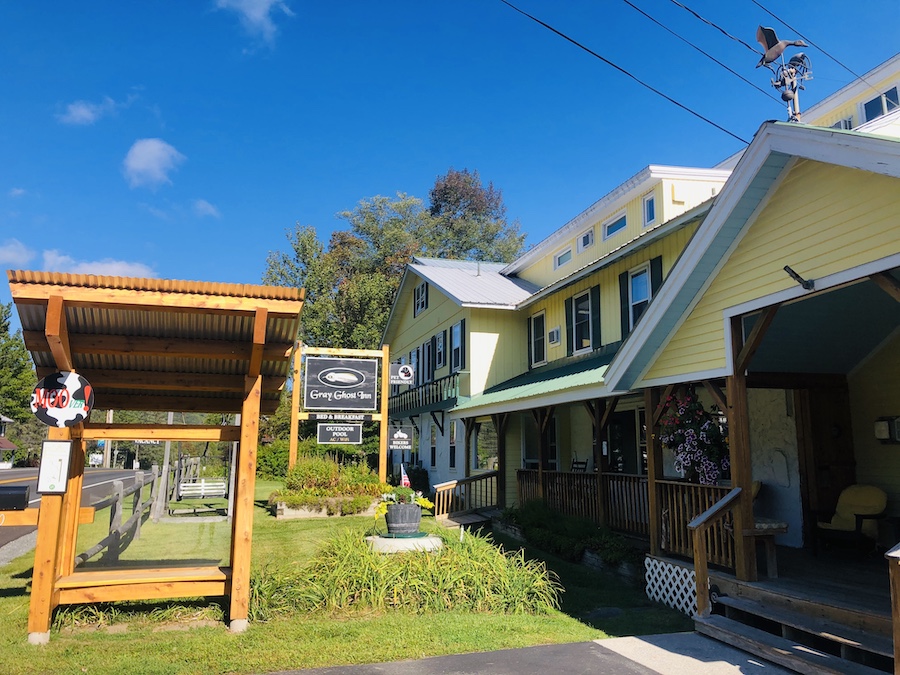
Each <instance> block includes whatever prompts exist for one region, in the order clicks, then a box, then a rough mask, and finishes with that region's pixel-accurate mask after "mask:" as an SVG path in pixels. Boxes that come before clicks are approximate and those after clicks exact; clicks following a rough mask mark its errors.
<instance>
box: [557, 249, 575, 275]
mask: <svg viewBox="0 0 900 675" xmlns="http://www.w3.org/2000/svg"><path fill="white" fill-rule="evenodd" d="M573 257H574V256H573V255H572V247H571V246H567V247H566V248H564V249H563V250H562V251H559V252H558V253H556V254H555V255H554V256H553V269H555V270H557V269H559V268H560V267H562V266H563V265H568V264H569V263H570V262H572V258H573ZM563 258H565V260H563Z"/></svg>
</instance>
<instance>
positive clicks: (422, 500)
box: [375, 487, 434, 518]
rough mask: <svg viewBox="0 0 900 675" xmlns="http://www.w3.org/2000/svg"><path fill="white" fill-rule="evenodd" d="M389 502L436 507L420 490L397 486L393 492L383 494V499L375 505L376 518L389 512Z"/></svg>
mask: <svg viewBox="0 0 900 675" xmlns="http://www.w3.org/2000/svg"><path fill="white" fill-rule="evenodd" d="M389 504H418V505H419V506H421V507H422V508H423V509H433V508H434V502H432V501H431V500H430V499H428V497H425V496H423V495H422V493H421V492H420V491H417V490H413V489H412V488H408V487H395V488H394V491H393V492H385V493H384V494H382V495H381V501H380V502H378V505H377V506H376V507H375V518H378V517H379V516H383V515H384V514H385V513H387V508H388V505H389Z"/></svg>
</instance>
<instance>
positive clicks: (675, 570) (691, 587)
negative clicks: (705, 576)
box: [644, 556, 697, 616]
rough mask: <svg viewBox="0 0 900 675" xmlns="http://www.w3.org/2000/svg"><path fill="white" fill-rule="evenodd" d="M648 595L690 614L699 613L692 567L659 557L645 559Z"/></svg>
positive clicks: (652, 598)
mask: <svg viewBox="0 0 900 675" xmlns="http://www.w3.org/2000/svg"><path fill="white" fill-rule="evenodd" d="M644 567H645V568H646V577H645V578H646V580H647V597H649V598H650V599H651V600H658V601H659V602H662V603H663V604H665V605H668V606H669V607H672V608H674V609H677V610H679V611H681V612H684V613H685V614H687V615H688V616H694V614H696V613H697V581H696V578H695V577H694V570H693V568H692V567H686V566H683V565H678V564H675V563H672V562H669V561H666V560H660V559H659V558H652V557H650V556H647V557H646V558H645V559H644Z"/></svg>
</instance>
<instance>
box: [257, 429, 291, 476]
mask: <svg viewBox="0 0 900 675" xmlns="http://www.w3.org/2000/svg"><path fill="white" fill-rule="evenodd" d="M290 451H291V444H290V441H287V440H282V439H279V440H275V441H272V442H271V443H265V444H261V445H260V446H259V447H258V448H257V450H256V473H257V474H258V475H259V476H260V478H268V479H272V478H284V477H285V476H287V471H288V459H289V455H290Z"/></svg>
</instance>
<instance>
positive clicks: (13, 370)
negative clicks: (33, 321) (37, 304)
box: [0, 303, 37, 423]
mask: <svg viewBox="0 0 900 675" xmlns="http://www.w3.org/2000/svg"><path fill="white" fill-rule="evenodd" d="M11 316H12V303H10V304H7V305H0V414H3V415H6V416H7V417H9V418H10V419H12V420H15V421H16V422H20V423H24V422H27V421H28V419H29V418H30V417H31V394H32V392H33V391H34V387H35V385H36V384H37V378H36V377H35V374H34V369H33V368H32V367H31V357H30V356H29V355H28V350H27V349H26V348H25V341H24V340H23V339H22V331H21V330H17V331H16V332H15V333H12V334H11V333H10V332H9V329H10V317H11Z"/></svg>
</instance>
